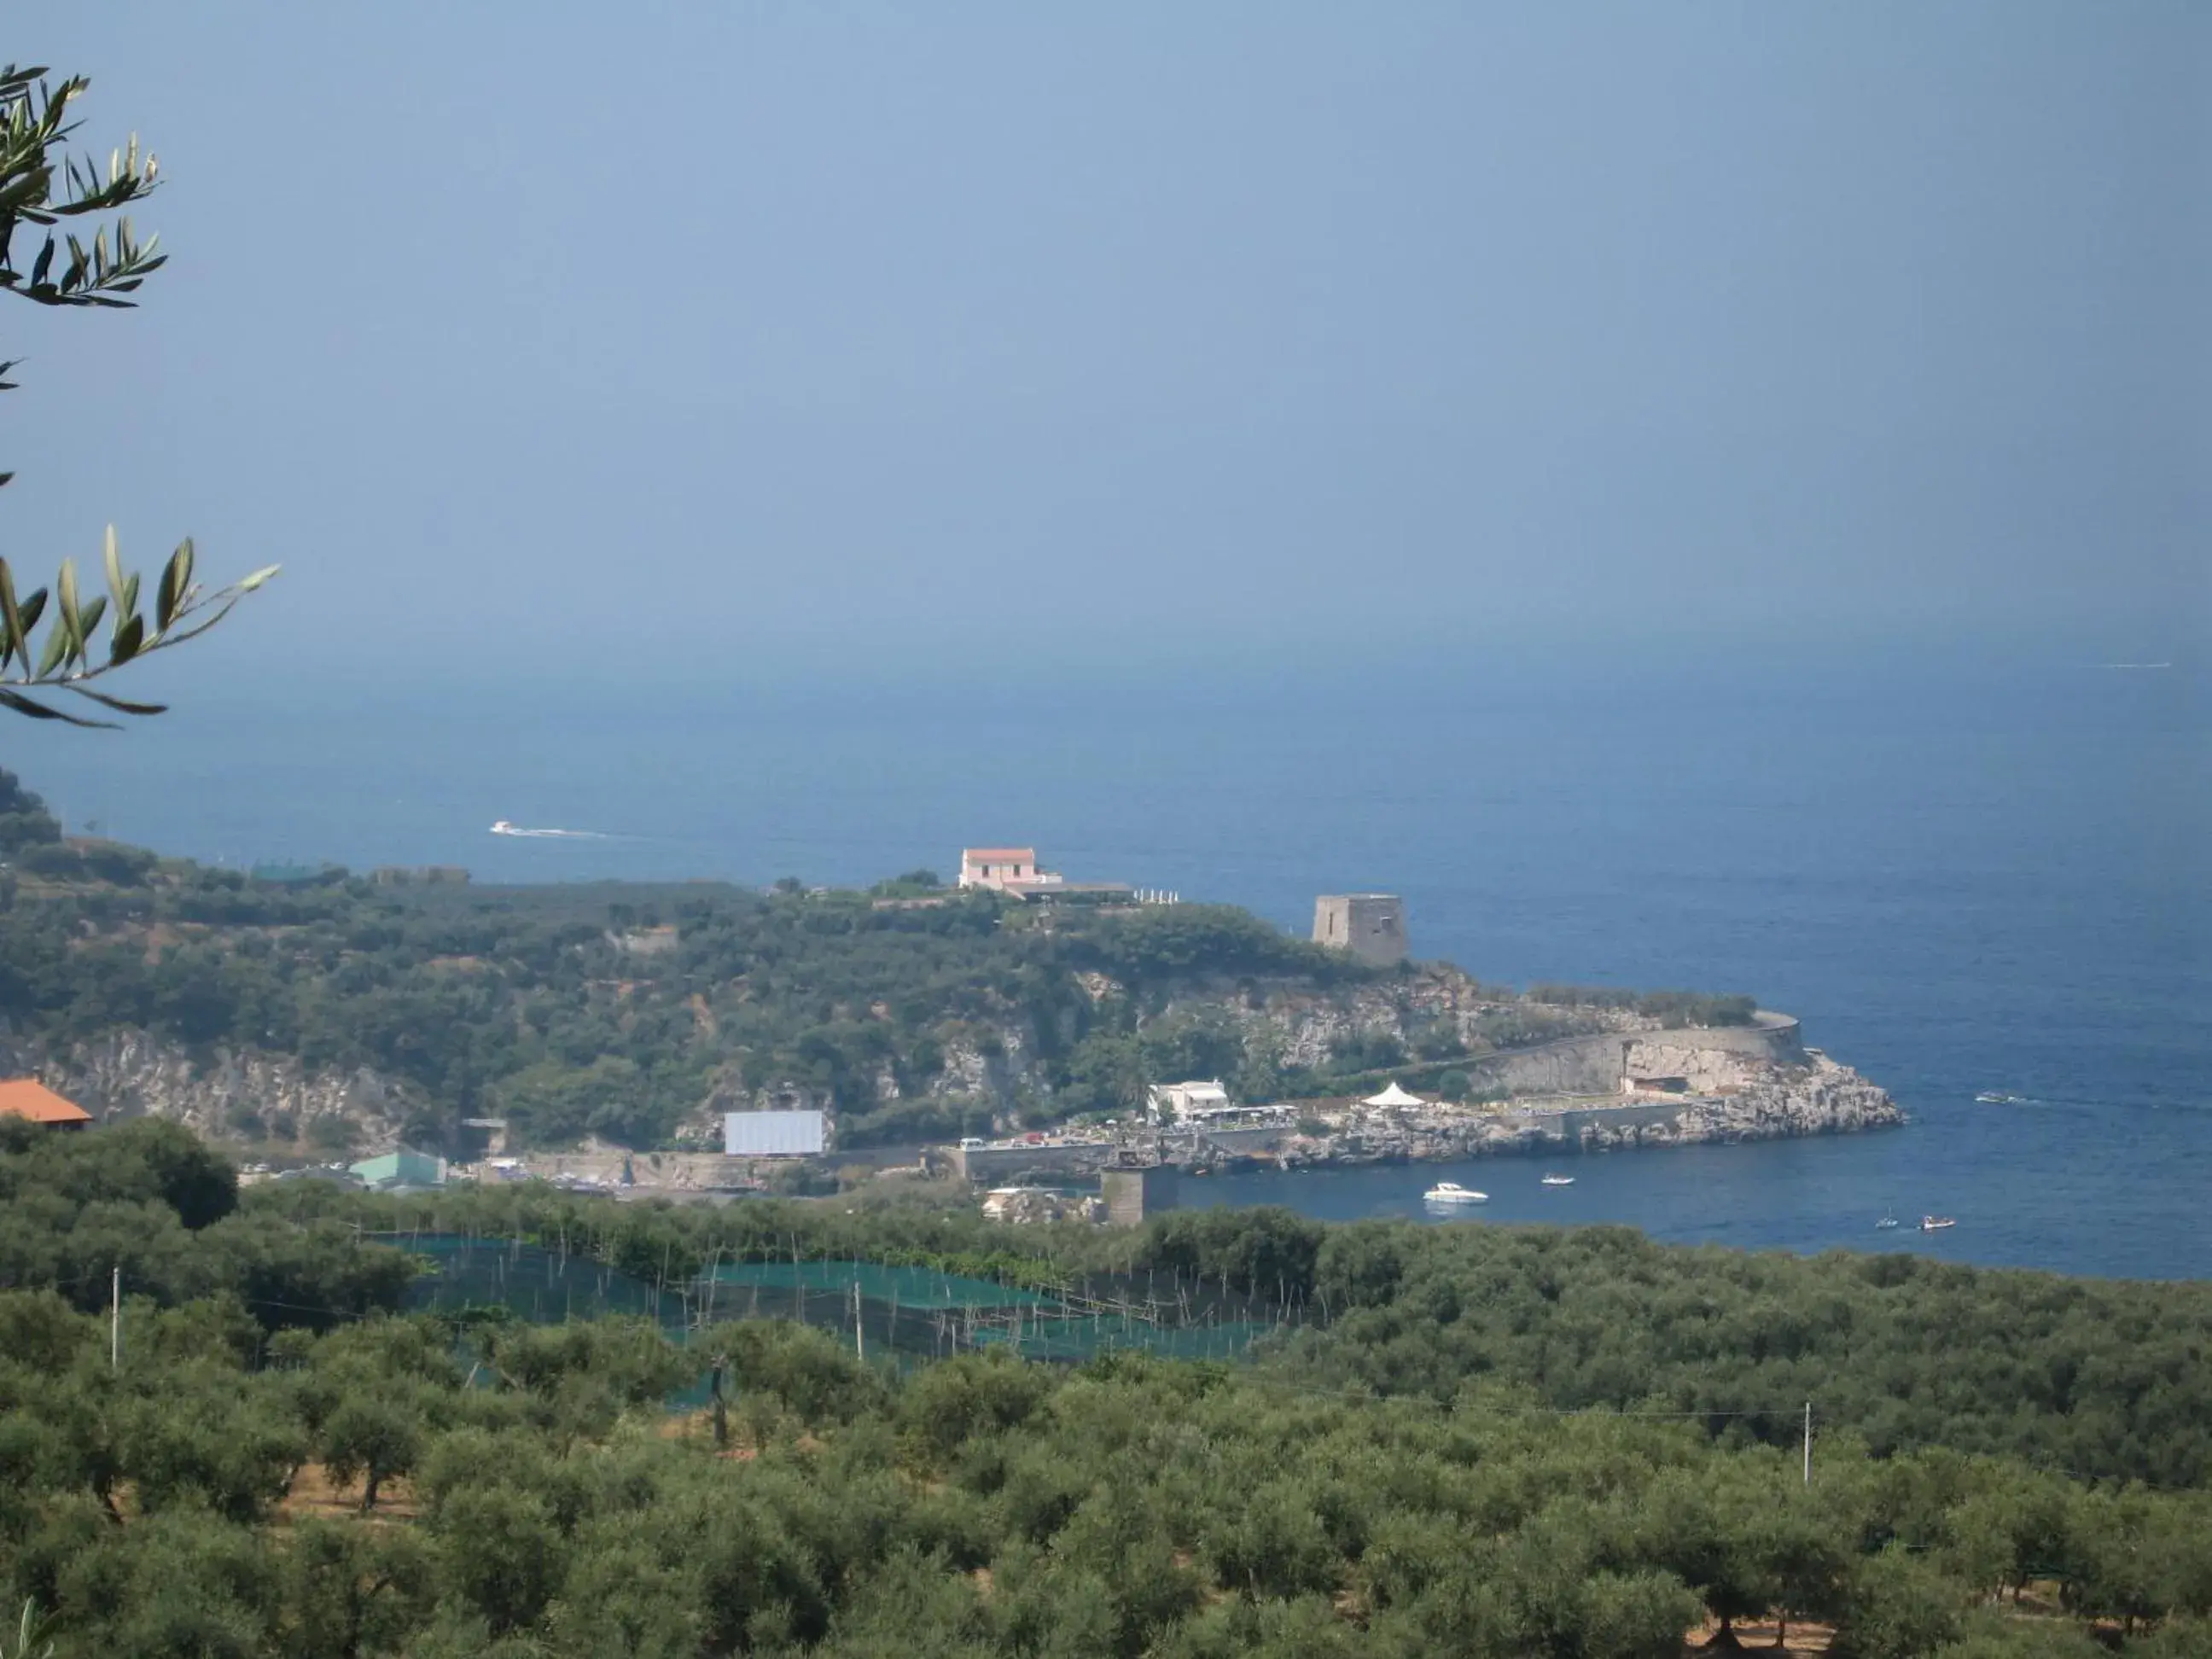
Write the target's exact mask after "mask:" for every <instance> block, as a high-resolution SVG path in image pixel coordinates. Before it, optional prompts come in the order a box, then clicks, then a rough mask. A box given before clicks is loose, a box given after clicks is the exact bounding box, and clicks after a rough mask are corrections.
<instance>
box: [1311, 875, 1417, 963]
mask: <svg viewBox="0 0 2212 1659" xmlns="http://www.w3.org/2000/svg"><path fill="white" fill-rule="evenodd" d="M1313 936H1314V943H1315V944H1316V945H1330V946H1333V947H1334V948H1335V949H1337V950H1340V951H1351V952H1352V955H1353V956H1355V957H1358V959H1359V960H1360V961H1362V962H1369V963H1374V964H1375V965H1376V967H1378V968H1388V967H1389V966H1390V965H1391V964H1392V963H1399V962H1403V961H1404V960H1405V959H1406V904H1405V901H1404V900H1402V899H1401V898H1400V897H1399V896H1397V895H1396V894H1395V893H1324V894H1323V895H1322V896H1321V897H1319V898H1317V899H1316V900H1315V901H1314V931H1313Z"/></svg>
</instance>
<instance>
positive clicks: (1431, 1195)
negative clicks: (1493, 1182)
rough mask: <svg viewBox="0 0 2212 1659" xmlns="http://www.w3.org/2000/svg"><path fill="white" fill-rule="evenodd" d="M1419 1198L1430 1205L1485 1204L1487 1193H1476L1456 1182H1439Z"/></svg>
mask: <svg viewBox="0 0 2212 1659" xmlns="http://www.w3.org/2000/svg"><path fill="white" fill-rule="evenodd" d="M1421 1196H1422V1197H1423V1198H1425V1199H1426V1200H1428V1201H1429V1202H1430V1203H1431V1204H1487V1203H1489V1202H1490V1194H1488V1193H1478V1192H1477V1191H1475V1190H1474V1188H1472V1187H1462V1186H1461V1185H1460V1184H1459V1182H1456V1181H1439V1182H1437V1184H1436V1185H1435V1186H1433V1187H1431V1188H1429V1190H1428V1191H1426V1192H1425V1193H1423V1194H1421Z"/></svg>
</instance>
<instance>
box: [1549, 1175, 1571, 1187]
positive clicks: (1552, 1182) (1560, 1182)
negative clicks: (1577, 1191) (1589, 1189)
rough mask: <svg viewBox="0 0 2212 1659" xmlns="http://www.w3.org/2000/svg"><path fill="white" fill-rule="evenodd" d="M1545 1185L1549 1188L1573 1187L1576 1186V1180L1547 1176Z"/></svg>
mask: <svg viewBox="0 0 2212 1659" xmlns="http://www.w3.org/2000/svg"><path fill="white" fill-rule="evenodd" d="M1543 1184H1544V1185H1545V1186H1547V1187H1571V1186H1573V1185H1574V1184H1575V1178H1574V1177H1573V1176H1545V1177H1544V1182H1543Z"/></svg>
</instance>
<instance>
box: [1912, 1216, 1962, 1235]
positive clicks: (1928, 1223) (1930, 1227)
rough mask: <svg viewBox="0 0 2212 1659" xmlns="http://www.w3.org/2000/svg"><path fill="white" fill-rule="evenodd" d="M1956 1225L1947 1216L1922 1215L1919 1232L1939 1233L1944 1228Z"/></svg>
mask: <svg viewBox="0 0 2212 1659" xmlns="http://www.w3.org/2000/svg"><path fill="white" fill-rule="evenodd" d="M1957 1225H1959V1224H1958V1223H1957V1222H1955V1221H1954V1220H1952V1219H1951V1218H1950V1217H1949V1216H1948V1215H1923V1216H1922V1217H1921V1218H1920V1231H1922V1232H1923V1233H1935V1232H1941V1231H1942V1230H1943V1229H1944V1228H1946V1227H1955V1226H1957Z"/></svg>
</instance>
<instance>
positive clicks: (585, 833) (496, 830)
mask: <svg viewBox="0 0 2212 1659" xmlns="http://www.w3.org/2000/svg"><path fill="white" fill-rule="evenodd" d="M491 832H492V834H494V835H495V836H522V837H524V838H525V839H526V840H530V841H612V840H613V839H614V837H613V836H603V835H601V834H600V833H599V831H598V830H596V829H524V828H523V827H522V826H521V825H520V824H519V823H508V822H507V820H506V819H505V818H501V820H500V821H499V822H498V823H495V824H494V825H492V827H491Z"/></svg>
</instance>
